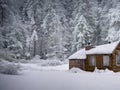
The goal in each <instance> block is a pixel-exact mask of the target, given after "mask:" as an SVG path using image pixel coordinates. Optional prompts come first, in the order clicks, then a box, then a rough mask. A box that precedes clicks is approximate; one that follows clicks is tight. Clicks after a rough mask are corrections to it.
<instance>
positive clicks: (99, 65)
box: [96, 55, 103, 69]
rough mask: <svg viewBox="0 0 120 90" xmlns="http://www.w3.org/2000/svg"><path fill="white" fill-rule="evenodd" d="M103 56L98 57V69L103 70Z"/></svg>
mask: <svg viewBox="0 0 120 90" xmlns="http://www.w3.org/2000/svg"><path fill="white" fill-rule="evenodd" d="M102 59H103V57H102V55H96V67H97V68H98V69H101V68H102Z"/></svg>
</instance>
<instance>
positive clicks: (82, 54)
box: [69, 48, 86, 59]
mask: <svg viewBox="0 0 120 90" xmlns="http://www.w3.org/2000/svg"><path fill="white" fill-rule="evenodd" d="M69 59H86V53H85V48H84V49H81V50H79V51H77V52H76V53H74V54H73V55H71V56H70V57H69Z"/></svg>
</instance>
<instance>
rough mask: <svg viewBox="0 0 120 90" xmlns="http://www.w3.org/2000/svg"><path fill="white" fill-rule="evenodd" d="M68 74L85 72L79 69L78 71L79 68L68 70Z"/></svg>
mask: <svg viewBox="0 0 120 90" xmlns="http://www.w3.org/2000/svg"><path fill="white" fill-rule="evenodd" d="M70 72H71V73H82V72H85V71H83V70H81V69H79V68H75V67H74V68H71V69H70Z"/></svg>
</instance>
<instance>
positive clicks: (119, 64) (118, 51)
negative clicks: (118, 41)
mask: <svg viewBox="0 0 120 90" xmlns="http://www.w3.org/2000/svg"><path fill="white" fill-rule="evenodd" d="M118 53H119V63H118ZM116 65H117V66H120V50H117V54H116Z"/></svg>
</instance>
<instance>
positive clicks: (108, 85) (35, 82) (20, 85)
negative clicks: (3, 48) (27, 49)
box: [0, 63, 120, 90]
mask: <svg viewBox="0 0 120 90" xmlns="http://www.w3.org/2000/svg"><path fill="white" fill-rule="evenodd" d="M20 65H21V67H22V71H21V72H20V74H19V75H6V74H0V90H120V73H114V72H112V71H109V70H105V71H103V70H102V71H99V70H96V71H95V72H85V71H82V70H79V69H72V70H70V71H69V70H68V64H63V65H58V66H40V65H39V64H36V63H26V64H23V63H20ZM75 72H76V73H75Z"/></svg>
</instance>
